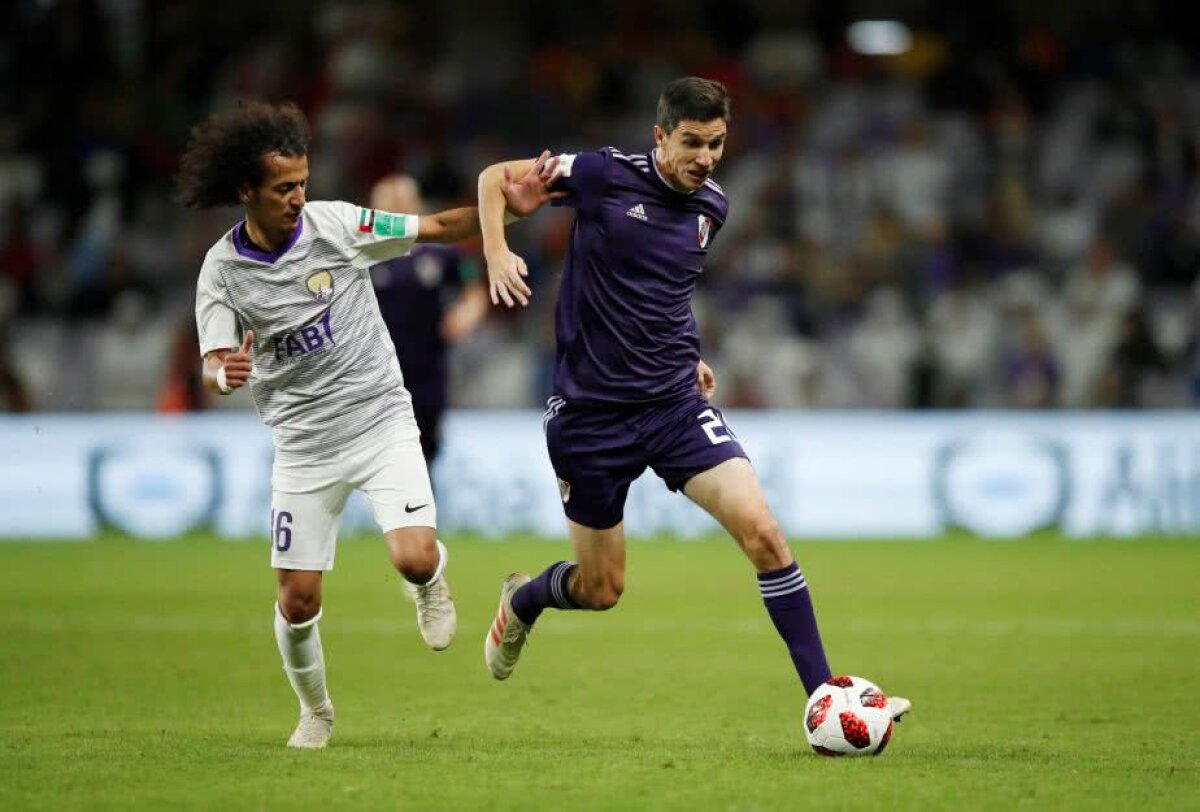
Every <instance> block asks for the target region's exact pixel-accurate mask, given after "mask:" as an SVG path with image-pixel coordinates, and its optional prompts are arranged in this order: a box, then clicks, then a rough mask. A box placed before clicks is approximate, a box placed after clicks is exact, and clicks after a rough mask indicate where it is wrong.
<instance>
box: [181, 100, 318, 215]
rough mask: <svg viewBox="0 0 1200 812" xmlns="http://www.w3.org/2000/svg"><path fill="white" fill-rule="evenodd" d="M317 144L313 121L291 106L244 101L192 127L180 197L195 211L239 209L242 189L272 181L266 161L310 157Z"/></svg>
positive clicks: (182, 163)
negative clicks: (310, 147)
mask: <svg viewBox="0 0 1200 812" xmlns="http://www.w3.org/2000/svg"><path fill="white" fill-rule="evenodd" d="M311 140H312V131H311V130H310V129H309V126H308V120H307V119H306V118H305V117H304V113H302V112H300V108H298V107H297V106H296V105H294V104H292V103H291V102H284V103H282V104H271V103H269V102H261V101H242V102H238V106H237V109H236V110H231V111H229V112H227V113H217V114H215V115H213V116H210V117H209V118H208V119H206V120H204V121H202V122H201V123H199V124H197V125H196V126H195V127H193V128H192V137H191V139H190V140H189V141H188V145H187V149H186V150H185V151H184V153H183V158H182V159H181V160H180V163H179V177H178V183H179V198H180V200H182V201H183V204H184V205H185V206H188V207H189V208H193V209H208V208H212V207H213V206H234V205H237V204H238V203H239V202H240V201H239V200H238V190H239V188H241V187H242V186H243V185H249V186H258V185H259V184H260V183H262V182H263V178H264V177H266V164H265V163H264V161H263V158H264V157H265V156H267V155H270V154H272V153H278V154H279V155H284V156H286V157H288V158H298V157H300V156H303V155H307V154H308V145H309V142H310V141H311Z"/></svg>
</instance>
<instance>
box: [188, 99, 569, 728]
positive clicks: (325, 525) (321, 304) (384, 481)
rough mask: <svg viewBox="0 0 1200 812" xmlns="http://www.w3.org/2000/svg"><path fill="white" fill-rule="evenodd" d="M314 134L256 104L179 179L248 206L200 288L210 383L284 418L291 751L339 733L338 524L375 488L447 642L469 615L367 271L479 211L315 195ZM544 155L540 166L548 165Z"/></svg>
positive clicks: (283, 612) (274, 426) (279, 605)
mask: <svg viewBox="0 0 1200 812" xmlns="http://www.w3.org/2000/svg"><path fill="white" fill-rule="evenodd" d="M310 138H311V136H310V130H309V127H308V123H307V121H306V120H305V118H304V115H303V114H302V113H301V112H300V110H299V109H298V108H296V107H295V106H294V105H292V104H282V105H272V104H267V103H262V102H248V103H242V104H240V105H239V107H238V109H236V110H235V111H232V112H229V113H225V114H219V115H215V116H213V117H211V118H209V119H208V120H206V121H205V122H203V123H201V124H200V125H198V126H197V127H196V128H195V129H194V130H193V131H192V138H191V141H190V143H189V145H188V148H187V150H186V152H185V154H184V156H183V158H182V161H181V166H180V173H179V185H180V192H181V197H182V200H183V202H184V204H185V205H187V206H189V207H192V208H199V209H206V208H211V207H214V206H223V205H241V206H242V207H243V209H244V211H245V219H244V220H242V221H241V222H239V223H238V224H237V225H235V226H234V227H233V228H232V229H231V230H230V231H229V232H227V233H226V234H225V235H224V236H223V237H221V239H220V240H218V241H217V243H216V244H215V245H214V246H213V247H212V248H211V249H209V252H208V254H207V256H206V257H205V259H204V264H203V266H202V267H201V269H200V277H199V281H198V283H197V286H196V322H197V327H198V328H199V334H200V353H201V355H202V356H203V359H204V361H203V379H204V384H205V386H206V387H208V388H209V389H210V390H212V391H214V392H219V393H221V394H229V393H231V392H232V391H233V390H235V389H239V388H241V387H242V386H245V385H246V384H247V383H248V384H249V385H250V390H251V393H252V395H253V397H254V402H255V405H256V407H257V408H258V413H259V415H260V416H261V418H262V420H263V422H264V423H266V424H267V425H268V426H269V427H270V428H271V431H272V434H273V438H274V444H275V462H274V467H273V470H272V495H271V538H272V549H271V566H272V567H274V568H275V570H276V572H277V573H278V580H279V592H278V600H277V602H276V604H275V610H274V614H275V637H276V640H277V642H278V644H279V651H280V654H281V655H282V657H283V667H284V672H285V673H286V674H287V677H288V680H289V682H290V683H291V685H292V688H293V689H294V690H295V692H296V696H297V697H298V698H299V700H300V722H299V724H298V726H297V727H296V730H295V732H294V733H293V734H292V736H291V738H290V739H289V741H288V745H289V746H291V747H302V748H320V747H324V746H325V745H326V744H327V743H328V741H329V738H330V735H331V734H332V731H333V718H334V714H333V705H332V703H331V702H330V700H329V693H328V691H327V689H326V684H325V662H324V656H323V653H322V649H321V636H320V632H319V631H318V622H319V621H320V619H321V584H322V575H323V573H324V572H325V571H327V570H331V569H333V559H334V549H335V545H336V539H337V528H338V522H339V519H340V517H341V512H342V509H343V507H344V505H345V503H346V499H347V498H348V497H349V495H350V493H351V491H353V490H355V489H358V490H361V491H363V493H365V494H366V495H367V497H368V499H369V500H370V502H371V506H372V508H373V511H374V515H375V520H376V521H377V522H378V524H379V527H380V530H382V531H383V534H384V538H385V540H386V543H387V548H388V553H389V555H390V557H391V559H392V563H393V564H394V565H395V567H396V569H397V570H398V571H399V572H400V574H401V575H402V576H403V577H404V579H405V581H406V582H407V584H406V585H407V586H408V588H409V589H410V590H411V592H412V593H413V596H414V598H415V602H416V605H417V624H418V626H419V628H420V631H421V636H422V637H423V638H424V640H425V642H426V643H427V644H428V645H429V646H430V647H431V648H433V649H435V650H441V649H444V648H446V647H447V646H449V645H450V642H451V640H452V639H453V637H454V632H455V628H456V623H457V621H456V615H455V609H454V602H453V600H452V598H451V595H450V588H449V586H448V585H447V583H446V578H445V568H446V558H447V554H446V548H445V547H444V546H443V545H442V543H441V542H440V541H439V540H438V538H437V531H436V527H437V509H436V506H435V504H434V499H433V491H432V489H431V487H430V482H429V474H428V471H427V469H426V466H425V459H424V456H423V455H422V453H421V445H420V441H419V432H418V430H417V425H416V421H415V419H414V417H413V410H412V401H411V398H410V396H409V393H408V391H407V390H406V389H405V388H404V380H403V377H402V375H401V371H400V365H399V363H398V362H397V360H396V353H395V351H394V349H393V347H392V343H391V339H390V338H389V336H388V331H387V329H386V328H385V326H384V323H383V320H382V318H381V317H380V314H379V305H378V303H377V301H376V299H375V294H374V290H373V288H372V285H371V279H370V276H369V274H368V269H369V268H370V267H371V266H372V265H374V264H376V263H378V262H381V261H383V260H387V259H391V258H393V257H397V256H401V255H403V254H406V253H407V252H408V251H409V249H410V248H411V247H412V245H413V243H415V242H456V241H459V240H463V239H466V238H468V237H470V236H472V235H475V234H478V233H479V216H478V211H477V210H476V209H475V208H474V207H466V208H458V209H451V210H448V211H444V212H440V213H438V214H433V215H429V216H416V215H409V214H397V213H390V212H383V211H376V210H373V209H368V208H361V207H358V206H355V205H352V204H350V203H342V202H329V201H314V202H312V203H306V197H307V186H308V157H307V156H308V144H309V141H310ZM539 168H541V167H539ZM548 180H549V174H548V172H547V173H541V174H539V173H536V172H531V173H529V174H528V175H526V176H525V177H524V178H523V179H522V181H521V182H519V183H511V184H509V185H508V186H507V187H506V196H507V199H508V200H509V201H510V206H511V210H512V211H513V212H515V213H517V214H524V213H528V212H531V211H533V210H534V209H535V208H536V207H537V205H539V204H540V202H543V201H544V200H545V199H546V197H547V196H548V194H549V193H548V191H547V189H546V183H547V182H548Z"/></svg>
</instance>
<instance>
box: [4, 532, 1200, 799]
mask: <svg viewBox="0 0 1200 812" xmlns="http://www.w3.org/2000/svg"><path fill="white" fill-rule="evenodd" d="M449 541H450V544H451V554H452V557H451V565H450V570H449V577H450V580H451V583H452V584H453V586H454V592H455V597H456V599H457V602H458V613H459V634H458V638H457V640H456V641H455V644H454V645H453V646H452V647H451V649H450V650H449V651H446V652H442V653H434V652H430V651H428V650H426V649H425V648H424V647H423V645H422V643H421V641H420V637H419V635H418V633H417V631H416V628H415V624H414V621H413V609H412V607H411V605H410V604H409V603H408V602H407V601H406V600H405V599H404V598H403V596H402V595H401V590H400V587H399V582H398V577H397V576H396V575H394V574H393V573H392V572H391V570H390V567H389V565H388V563H387V559H386V556H385V554H384V551H383V547H382V543H381V542H377V541H375V540H371V539H356V540H348V541H344V542H343V543H342V545H341V548H340V549H339V552H338V562H337V569H336V570H335V571H334V572H333V573H332V574H331V575H330V576H328V578H327V581H326V590H325V619H324V620H323V622H322V627H321V629H322V635H323V637H324V642H325V651H326V657H327V660H328V666H329V680H330V689H331V692H332V696H333V700H334V703H335V705H336V707H337V714H338V717H337V727H336V730H335V735H334V740H333V744H332V745H331V746H330V748H329V749H328V750H327V751H324V752H315V753H314V752H295V751H290V750H287V749H285V748H284V746H283V743H284V741H285V740H286V738H287V736H288V734H289V733H290V732H291V729H292V727H293V725H294V723H295V721H296V704H295V700H294V698H293V696H292V694H291V691H290V689H289V688H288V686H287V683H286V681H285V680H284V677H283V674H282V672H281V671H280V664H279V658H278V654H277V652H276V650H275V644H274V639H273V635H272V631H271V611H272V609H271V606H272V599H273V589H274V587H273V577H272V573H271V571H270V570H269V568H268V555H267V550H266V542H265V540H264V541H263V542H261V543H247V544H242V543H230V542H219V541H215V540H212V539H208V538H189V539H185V540H180V541H174V542H169V543H157V544H155V543H138V542H132V541H126V540H119V539H103V540H100V541H98V542H95V543H86V544H66V543H64V544H54V543H28V544H22V543H15V544H7V543H6V544H0V809H5V810H25V809H46V810H55V811H56V812H59V811H60V810H64V809H120V810H127V809H131V808H134V809H143V808H159V809H173V810H174V809H222V810H226V809H262V810H281V812H294V811H295V810H303V809H322V810H354V809H421V810H451V809H487V810H489V811H490V810H506V809H520V810H522V811H523V812H528V810H531V809H555V810H587V809H613V810H630V809H639V810H641V809H687V810H709V809H730V810H733V809H740V810H757V809H781V810H784V809H786V810H795V809H805V808H811V809H819V810H823V812H824V811H826V810H838V809H870V810H879V809H885V810H888V812H895V811H896V810H907V809H951V808H956V809H957V808H961V809H1004V810H1009V809H1013V808H1031V809H1055V808H1063V809H1089V808H1090V809H1134V808H1138V809H1143V808H1200V767H1198V764H1200V702H1198V701H1197V697H1198V696H1200V594H1198V590H1197V587H1198V585H1200V540H1196V539H1192V540H1182V541H1166V540H1154V539H1139V540H1126V541H1119V542H1118V541H1110V542H1066V541H1062V540H1059V539H1056V538H1052V537H1043V538H1037V539H1031V540H1028V541H1022V542H1017V543H989V542H982V541H975V540H966V539H947V540H942V541H937V542H891V543H855V544H847V543H808V544H797V545H795V548H796V550H797V553H798V557H799V559H800V562H801V566H802V567H803V568H804V570H805V572H806V574H807V576H808V580H809V582H810V584H811V585H812V588H813V594H814V598H815V600H816V602H817V608H818V613H819V617H820V620H821V623H822V628H823V631H824V635H825V641H826V646H827V648H828V652H829V655H830V659H831V662H832V663H833V667H834V669H835V671H843V672H849V673H855V674H860V675H862V676H865V677H867V678H869V679H873V680H875V681H876V682H878V683H879V684H880V685H881V686H882V687H883V688H884V690H885V691H894V692H896V693H902V694H904V695H906V696H909V697H910V698H912V699H913V701H914V702H915V710H914V712H913V714H912V716H911V718H910V719H909V720H908V721H905V722H904V723H903V724H902V725H900V726H899V727H898V728H897V730H896V735H895V738H894V739H893V743H892V745H891V747H889V749H888V751H887V752H886V753H885V754H884V755H883V756H882V757H880V758H878V759H838V760H834V759H823V758H820V757H818V756H814V755H812V754H810V753H809V752H807V747H806V746H805V744H804V741H803V736H802V732H801V712H802V709H803V704H804V697H803V694H802V691H801V689H800V685H799V683H798V681H797V680H796V677H795V675H794V672H793V671H792V667H791V664H790V662H789V660H788V658H787V654H786V652H785V650H784V648H783V645H782V643H781V642H780V641H779V639H778V638H777V637H776V635H775V632H774V630H773V629H772V628H771V625H770V621H769V620H768V618H767V616H766V613H765V612H764V610H763V609H762V606H761V603H760V601H759V598H758V595H757V589H756V586H755V581H754V577H753V573H752V571H751V569H750V567H749V565H748V564H746V563H745V562H744V560H743V559H742V558H741V556H740V553H738V552H737V551H736V550H735V549H734V548H733V546H732V544H731V543H729V542H727V541H721V540H716V539H714V540H712V541H707V542H676V541H670V540H656V541H641V542H638V541H634V542H631V544H630V550H629V567H628V568H629V574H628V580H627V587H626V594H625V598H624V599H623V600H622V603H621V606H619V607H618V608H617V609H616V610H614V611H612V612H609V613H607V614H590V615H588V614H583V613H569V614H568V613H560V612H554V611H547V612H546V614H545V615H544V616H543V619H542V621H540V622H539V625H538V628H537V630H536V632H535V634H534V636H533V638H532V640H531V644H530V647H529V648H528V649H527V650H526V653H525V656H524V657H523V659H522V662H521V664H520V666H519V667H518V669H517V671H516V673H515V674H514V675H513V678H512V679H510V680H509V681H508V682H506V683H497V682H494V681H493V680H492V679H491V677H490V676H489V675H488V674H487V672H486V670H485V668H484V665H483V658H482V647H483V646H482V641H483V635H484V632H485V629H486V628H487V624H488V623H489V622H490V620H491V617H492V613H493V611H494V610H495V603H496V597H497V593H498V589H499V585H500V581H501V578H502V577H503V576H504V575H505V574H506V573H507V572H509V571H510V570H512V569H517V568H520V569H525V570H528V571H531V572H536V571H537V570H539V569H540V568H541V567H543V566H545V565H546V564H549V563H551V562H553V561H555V560H558V559H561V558H565V557H569V551H568V547H567V545H566V544H565V543H564V542H561V541H560V542H547V541H540V540H532V539H509V540H507V541H503V542H496V541H483V540H473V539H450V540H449Z"/></svg>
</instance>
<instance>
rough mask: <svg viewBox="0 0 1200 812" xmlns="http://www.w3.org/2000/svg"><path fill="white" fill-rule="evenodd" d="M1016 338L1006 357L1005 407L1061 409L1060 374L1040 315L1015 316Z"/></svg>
mask: <svg viewBox="0 0 1200 812" xmlns="http://www.w3.org/2000/svg"><path fill="white" fill-rule="evenodd" d="M1013 320H1014V322H1015V324H1014V325H1013V326H1014V328H1015V333H1016V335H1015V337H1014V342H1013V345H1012V346H1011V347H1010V348H1009V350H1008V351H1007V352H1006V353H1005V354H1004V364H1003V370H1002V373H1003V377H1004V405H1005V406H1007V407H1009V408H1013V409H1050V408H1053V407H1055V406H1056V405H1058V388H1059V380H1060V378H1061V374H1060V372H1059V366H1058V361H1057V360H1056V359H1055V357H1054V353H1053V352H1052V351H1051V350H1050V343H1049V341H1047V339H1046V330H1045V328H1044V327H1043V326H1042V322H1041V320H1040V319H1039V318H1038V315H1037V313H1036V312H1035V311H1034V310H1032V309H1029V308H1020V309H1018V310H1017V311H1016V312H1015V313H1014V314H1013Z"/></svg>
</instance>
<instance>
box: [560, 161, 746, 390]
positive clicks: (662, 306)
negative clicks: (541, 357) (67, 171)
mask: <svg viewBox="0 0 1200 812" xmlns="http://www.w3.org/2000/svg"><path fill="white" fill-rule="evenodd" d="M559 171H560V173H561V176H560V178H559V180H558V182H557V183H556V184H555V187H554V188H555V189H556V190H561V191H566V192H568V193H569V194H568V196H567V197H565V198H563V199H561V200H559V201H555V202H556V204H560V205H567V206H571V207H573V208H574V209H575V210H576V215H575V225H574V227H573V228H572V231H571V244H570V247H569V248H568V249H567V257H566V263H565V266H564V268H563V279H562V288H561V290H560V291H559V295H558V308H557V311H556V313H555V333H556V337H557V357H556V361H555V370H554V391H555V394H557V395H559V396H561V397H563V398H565V399H566V400H567V401H568V402H569V403H572V404H579V405H585V404H591V405H618V404H649V403H656V402H660V401H664V400H668V399H672V398H676V397H680V396H688V395H691V394H694V393H695V392H696V365H697V363H698V362H699V360H700V338H699V335H698V334H697V331H696V319H695V316H693V314H692V304H691V299H692V292H693V291H694V290H695V289H696V281H697V280H698V278H699V276H700V272H701V271H702V270H703V267H702V264H703V262H704V257H705V255H706V254H707V253H708V248H709V246H711V245H712V241H713V238H714V237H715V236H716V233H717V231H718V230H720V228H721V226H722V225H724V223H725V217H726V215H727V213H728V211H729V206H728V203H727V202H726V200H725V194H724V192H722V191H721V188H720V187H719V186H717V184H716V183H714V182H713V181H712V180H708V181H705V183H704V185H703V186H701V187H700V189H698V190H697V191H695V192H693V193H686V192H678V191H675V190H674V189H672V188H671V187H670V186H668V185H667V183H666V181H664V180H663V178H662V176H661V175H660V174H659V171H658V167H657V166H655V163H654V157H653V154H652V153H640V154H634V155H626V154H624V153H622V152H620V151H618V150H616V149H613V148H612V147H606V148H604V149H602V150H600V151H599V152H585V153H580V154H578V155H563V156H560V162H559Z"/></svg>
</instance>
